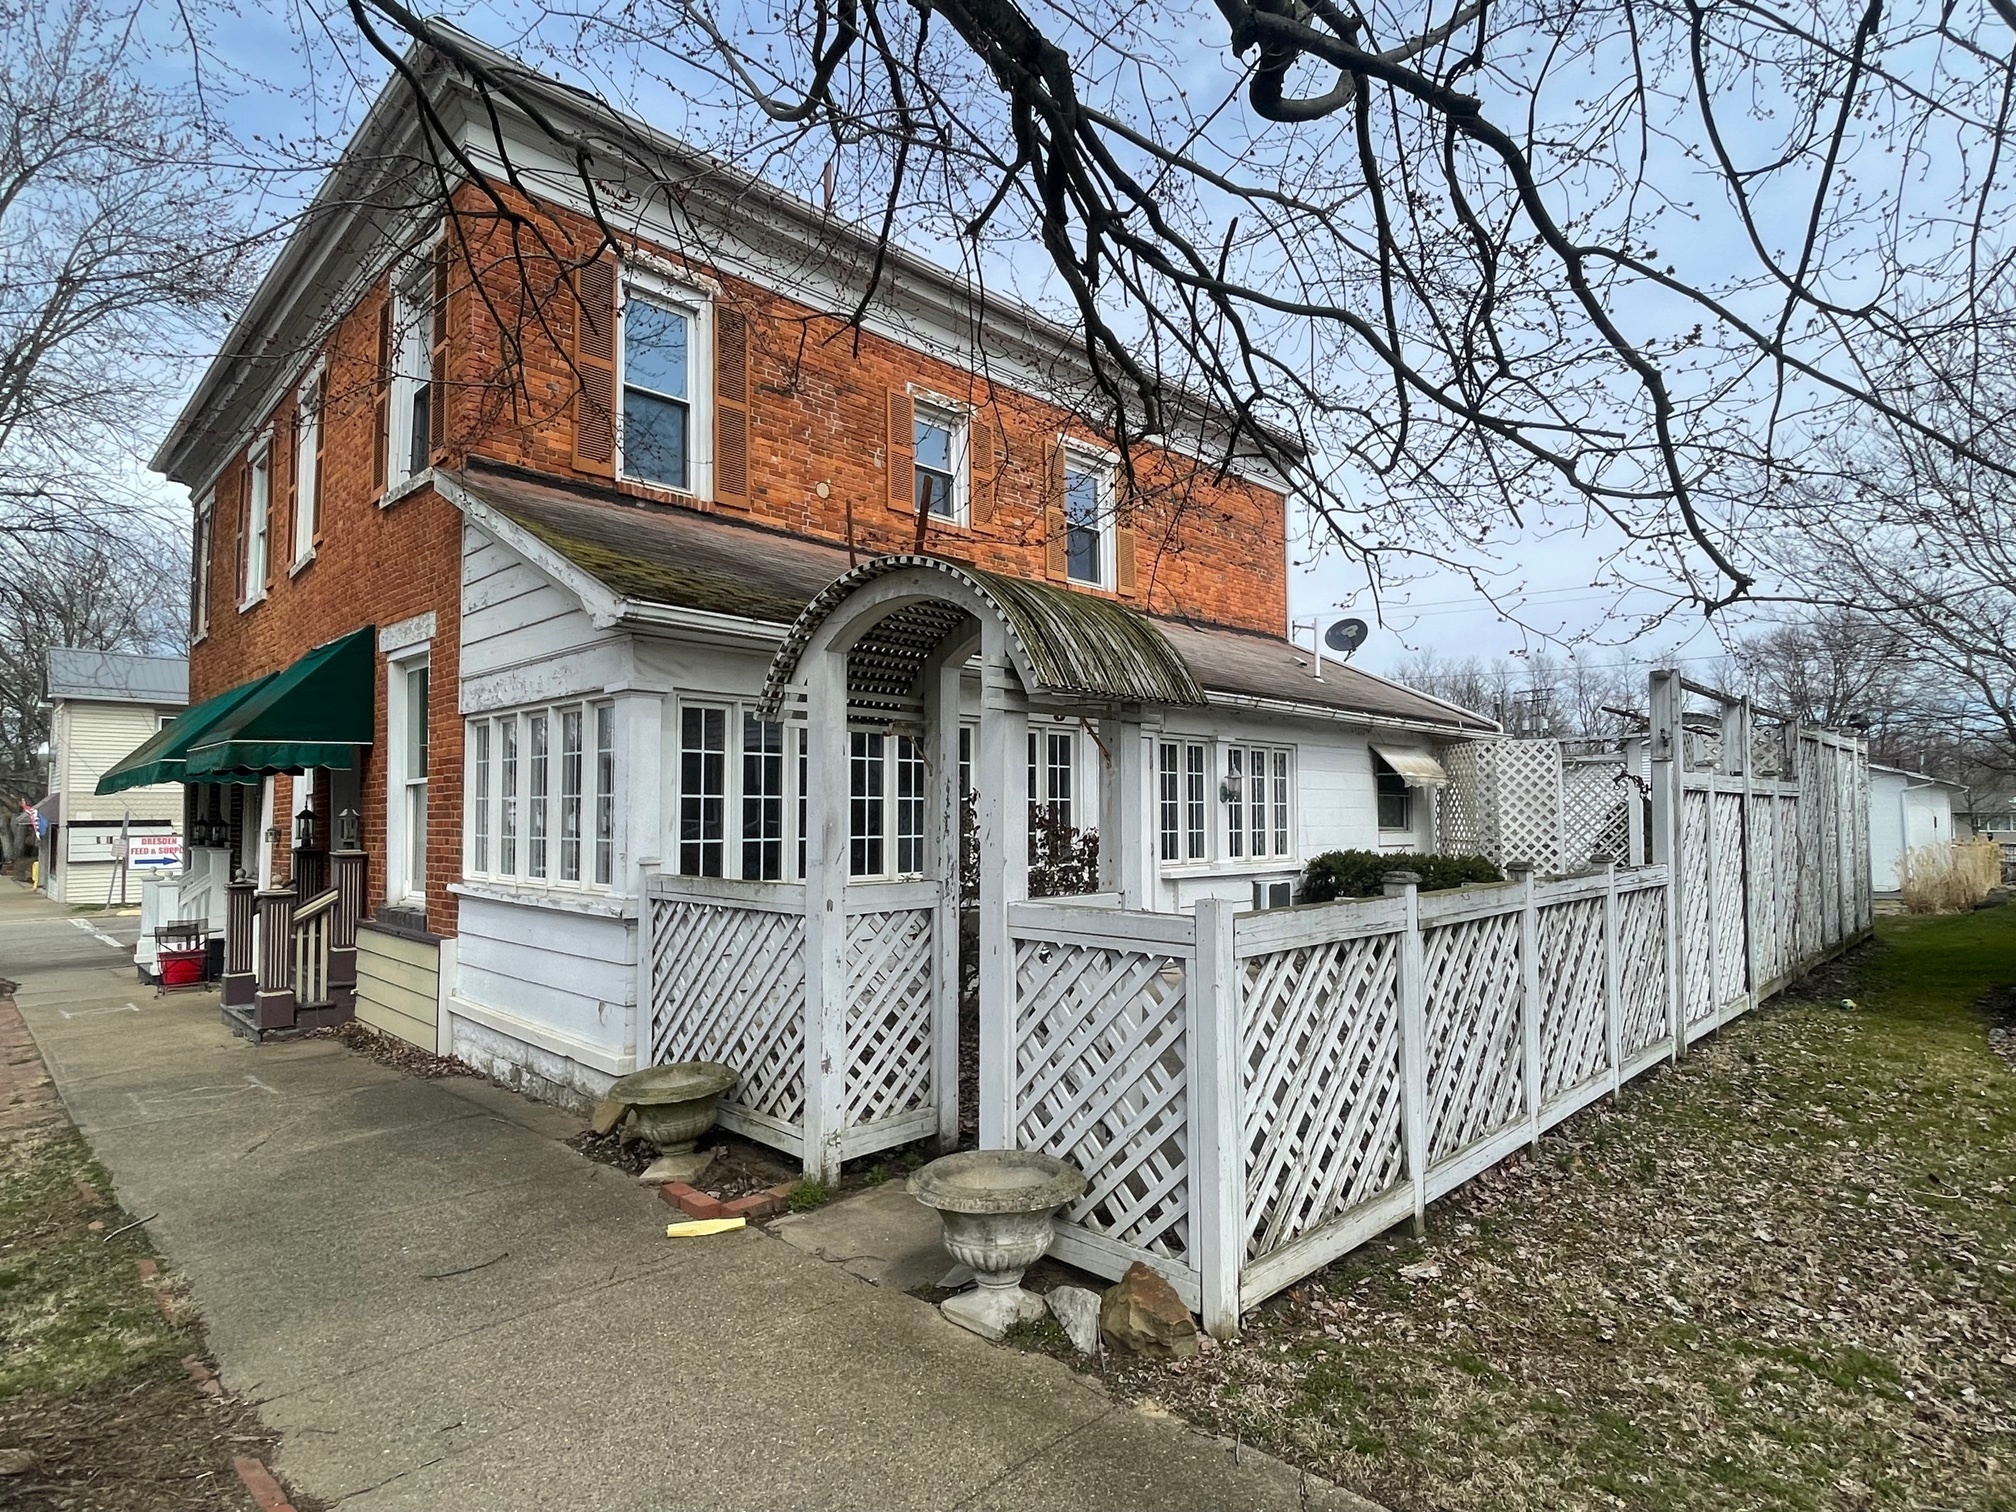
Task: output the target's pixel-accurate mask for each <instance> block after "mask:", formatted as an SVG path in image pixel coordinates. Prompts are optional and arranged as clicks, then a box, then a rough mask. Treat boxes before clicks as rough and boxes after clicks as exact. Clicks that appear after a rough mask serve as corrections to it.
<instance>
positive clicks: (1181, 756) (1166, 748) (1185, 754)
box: [1155, 735, 1214, 870]
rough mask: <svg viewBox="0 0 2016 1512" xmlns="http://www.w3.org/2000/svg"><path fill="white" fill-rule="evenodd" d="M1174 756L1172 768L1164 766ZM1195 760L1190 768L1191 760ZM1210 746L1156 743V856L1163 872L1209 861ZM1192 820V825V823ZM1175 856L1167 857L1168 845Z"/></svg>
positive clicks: (1170, 739) (1177, 740) (1183, 739)
mask: <svg viewBox="0 0 2016 1512" xmlns="http://www.w3.org/2000/svg"><path fill="white" fill-rule="evenodd" d="M1172 754H1173V756H1174V762H1173V765H1167V766H1165V762H1167V761H1168V760H1169V758H1170V756H1171V755H1172ZM1193 756H1194V757H1195V758H1196V761H1195V765H1194V767H1193V764H1192V757H1193ZM1172 777H1173V779H1174V787H1175V818H1176V828H1175V830H1174V832H1173V834H1172V832H1171V831H1170V829H1169V827H1168V825H1167V824H1166V823H1165V821H1166V820H1167V818H1168V817H1169V813H1168V804H1169V791H1168V790H1169V786H1170V779H1171V778H1172ZM1211 778H1212V762H1211V742H1210V741H1208V740H1203V739H1198V738H1193V737H1187V736H1183V735H1161V736H1157V737H1156V741H1155V854H1156V857H1157V859H1158V860H1159V861H1160V863H1161V865H1162V867H1163V869H1164V870H1177V869H1180V868H1184V867H1198V866H1205V865H1208V864H1209V863H1210V860H1211V841H1212V838H1213V836H1212V831H1213V829H1214V826H1213V825H1212V823H1211V793H1212V781H1211ZM1193 819H1194V820H1195V822H1194V823H1193V822H1192V820H1193ZM1172 840H1173V842H1174V848H1175V851H1176V854H1175V855H1173V856H1172V855H1170V854H1169V853H1168V852H1169V849H1170V845H1171V842H1172Z"/></svg>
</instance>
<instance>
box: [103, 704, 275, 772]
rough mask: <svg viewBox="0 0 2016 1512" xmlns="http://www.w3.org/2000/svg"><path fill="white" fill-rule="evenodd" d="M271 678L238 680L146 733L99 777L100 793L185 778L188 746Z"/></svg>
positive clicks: (213, 727)
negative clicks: (233, 686) (126, 753)
mask: <svg viewBox="0 0 2016 1512" xmlns="http://www.w3.org/2000/svg"><path fill="white" fill-rule="evenodd" d="M272 680H273V678H272V675H271V674H269V675H267V676H265V677H257V678H254V679H253V680H252V681H251V682H248V683H240V684H239V685H238V686H237V687H235V688H232V689H231V690H230V691H229V692H225V693H219V694H218V695H217V696H216V697H215V698H207V699H205V700H204V701H203V702H202V703H200V704H198V705H196V707H195V708H193V709H187V710H184V711H183V712H182V713H180V714H178V715H176V716H175V718H174V721H173V722H172V723H170V724H169V725H168V726H167V727H166V728H164V729H161V730H158V731H156V732H155V733H154V734H152V735H150V736H148V737H147V739H146V740H144V741H142V742H141V744H140V745H139V746H138V747H137V748H136V749H135V750H133V751H132V753H131V754H129V755H128V756H127V757H126V758H125V759H124V760H123V761H121V762H120V763H119V764H118V765H117V766H115V767H113V768H112V770H111V771H109V772H107V773H106V774H105V775H104V776H103V777H100V778H99V779H98V792H99V795H100V796H101V797H102V796H103V795H105V794H107V793H123V792H124V791H125V790H126V789H127V788H136V787H147V786H150V785H151V784H153V783H156V782H182V781H184V780H186V773H185V767H186V764H187V762H188V758H189V747H190V746H191V745H193V744H194V743H195V742H196V741H198V740H200V739H202V738H203V737H204V736H206V735H208V734H209V732H210V731H212V730H214V729H215V728H216V727H217V725H218V724H219V723H220V722H221V721H222V720H224V719H226V718H228V717H229V716H230V715H231V713H232V712H233V711H234V710H236V709H237V708H238V707H239V706H240V705H241V704H243V703H244V702H245V701H246V700H247V699H249V698H251V697H252V695H253V694H255V693H257V692H258V691H259V690H260V689H261V688H263V687H265V686H266V684H268V683H269V682H271V681H272ZM204 780H206V781H210V782H226V781H230V780H231V779H230V778H227V777H222V776H219V777H210V778H206V779H204ZM247 780H250V779H247Z"/></svg>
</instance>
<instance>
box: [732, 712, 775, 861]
mask: <svg viewBox="0 0 2016 1512" xmlns="http://www.w3.org/2000/svg"><path fill="white" fill-rule="evenodd" d="M742 875H743V876H744V877H745V878H748V879H749V880H751V881H760V882H775V881H777V880H779V879H780V878H781V877H782V876H783V875H784V726H783V725H782V724H780V723H778V722H777V721H776V720H770V719H758V718H757V717H756V716H755V715H754V714H749V713H745V714H744V715H743V716H742Z"/></svg>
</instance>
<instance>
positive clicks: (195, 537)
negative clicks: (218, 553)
mask: <svg viewBox="0 0 2016 1512" xmlns="http://www.w3.org/2000/svg"><path fill="white" fill-rule="evenodd" d="M216 537H217V495H216V494H214V493H207V494H205V495H204V496H203V497H202V498H201V499H200V500H198V501H197V504H196V528H195V530H194V532H193V533H192V534H191V536H190V539H189V640H190V643H191V644H194V643H195V642H197V641H200V640H201V639H203V637H204V636H206V635H208V634H209V633H210V551H211V547H212V546H213V545H214V544H215V542H216Z"/></svg>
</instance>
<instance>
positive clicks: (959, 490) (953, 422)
mask: <svg viewBox="0 0 2016 1512" xmlns="http://www.w3.org/2000/svg"><path fill="white" fill-rule="evenodd" d="M910 415H911V420H910V444H911V452H910V457H911V463H910V466H911V480H910V512H911V514H912V515H913V516H914V515H915V514H916V510H917V480H916V472H917V468H918V464H917V461H916V457H917V452H916V444H917V424H918V422H919V421H927V422H929V423H932V424H937V425H942V426H944V427H945V429H946V431H947V432H949V433H950V435H951V438H952V444H951V445H950V446H949V447H948V448H947V452H948V453H949V455H950V457H951V462H952V508H951V510H950V512H949V513H946V514H942V515H941V514H934V515H932V516H931V519H932V522H933V523H934V524H937V525H959V526H965V525H967V524H970V523H971V521H972V518H973V498H972V493H973V487H972V484H973V467H972V455H973V454H972V444H971V436H972V419H973V411H972V408H971V406H969V405H965V404H961V403H960V402H959V401H958V400H956V399H948V398H946V397H945V396H944V395H943V394H934V393H931V392H929V391H927V390H925V389H920V388H917V387H916V386H915V385H912V386H911V388H910Z"/></svg>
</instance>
